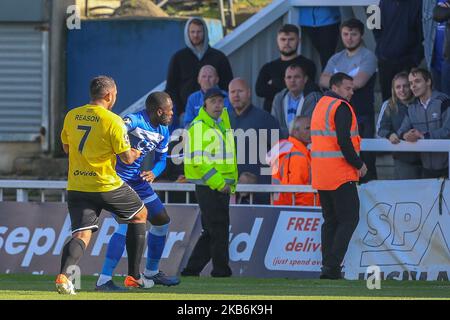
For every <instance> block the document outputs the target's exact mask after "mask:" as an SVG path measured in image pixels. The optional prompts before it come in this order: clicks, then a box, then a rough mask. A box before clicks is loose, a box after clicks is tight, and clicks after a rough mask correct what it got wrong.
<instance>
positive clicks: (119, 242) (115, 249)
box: [102, 224, 128, 277]
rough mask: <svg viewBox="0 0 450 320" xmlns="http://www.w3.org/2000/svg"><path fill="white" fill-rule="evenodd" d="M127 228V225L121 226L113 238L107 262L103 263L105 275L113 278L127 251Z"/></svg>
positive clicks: (109, 244) (109, 245) (110, 242)
mask: <svg viewBox="0 0 450 320" xmlns="http://www.w3.org/2000/svg"><path fill="white" fill-rule="evenodd" d="M127 227H128V226H127V225H126V224H121V225H119V229H118V230H117V231H116V232H115V233H114V234H113V235H112V236H111V240H109V243H108V248H107V250H106V258H105V262H104V263H103V269H102V274H103V275H107V276H111V277H112V274H113V272H114V269H115V268H116V267H117V264H118V263H119V261H120V258H121V257H122V255H123V251H124V250H125V238H126V233H127Z"/></svg>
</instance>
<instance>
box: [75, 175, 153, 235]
mask: <svg viewBox="0 0 450 320" xmlns="http://www.w3.org/2000/svg"><path fill="white" fill-rule="evenodd" d="M67 204H68V207H69V214H70V220H71V223H72V233H75V232H78V231H83V230H92V231H93V232H95V231H97V230H98V221H99V217H100V212H101V211H102V209H104V210H106V211H109V212H111V213H114V214H115V215H116V216H117V218H119V219H120V220H122V221H124V222H126V221H129V220H131V219H132V218H133V217H134V216H135V215H136V214H137V213H138V212H139V211H140V210H141V209H142V208H143V207H144V203H143V202H142V200H141V199H140V198H139V196H138V195H137V193H136V192H135V191H134V190H133V189H131V188H130V186H128V184H126V183H124V184H123V185H122V186H121V187H119V188H117V189H116V190H113V191H108V192H82V191H73V190H69V191H68V192H67Z"/></svg>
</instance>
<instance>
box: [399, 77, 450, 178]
mask: <svg viewBox="0 0 450 320" xmlns="http://www.w3.org/2000/svg"><path fill="white" fill-rule="evenodd" d="M408 79H409V85H410V87H411V91H412V93H413V94H414V97H415V98H416V99H415V100H414V101H413V102H412V103H411V104H410V106H409V107H408V115H407V116H406V117H405V119H403V122H402V125H401V127H400V129H399V130H398V136H399V137H401V138H402V139H403V140H406V141H408V142H416V141H417V140H419V139H450V110H448V107H449V106H450V98H449V96H447V95H446V94H444V93H442V92H439V91H433V89H432V88H433V81H432V79H431V74H430V72H429V71H428V70H425V69H421V68H414V69H412V70H411V72H410V73H409V76H408ZM421 159H422V166H423V171H422V172H423V178H440V177H446V178H448V153H437V152H422V153H421Z"/></svg>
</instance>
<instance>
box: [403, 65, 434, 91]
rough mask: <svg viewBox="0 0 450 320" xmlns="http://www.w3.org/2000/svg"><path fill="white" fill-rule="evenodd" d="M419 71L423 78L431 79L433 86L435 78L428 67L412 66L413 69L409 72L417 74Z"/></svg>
mask: <svg viewBox="0 0 450 320" xmlns="http://www.w3.org/2000/svg"><path fill="white" fill-rule="evenodd" d="M417 73H418V74H421V75H422V77H423V79H424V80H425V81H426V82H428V80H430V81H431V87H433V78H432V77H431V73H430V71H428V70H427V69H424V68H412V69H411V71H410V72H409V74H412V75H413V76H415V75H416V74H417Z"/></svg>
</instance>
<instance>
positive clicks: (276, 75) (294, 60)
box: [255, 24, 316, 113]
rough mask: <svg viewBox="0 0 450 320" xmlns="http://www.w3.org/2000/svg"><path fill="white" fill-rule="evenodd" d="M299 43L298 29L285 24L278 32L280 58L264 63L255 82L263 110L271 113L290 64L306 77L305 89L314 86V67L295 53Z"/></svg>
mask: <svg viewBox="0 0 450 320" xmlns="http://www.w3.org/2000/svg"><path fill="white" fill-rule="evenodd" d="M299 43H300V36H299V30H298V27H297V26H295V25H293V24H285V25H283V26H282V27H281V29H280V30H279V31H278V36H277V44H278V50H279V51H280V54H281V56H280V58H278V59H276V60H273V61H270V62H268V63H266V64H265V65H264V66H263V67H262V68H261V70H260V71H259V75H258V79H257V80H256V86H255V90H256V94H257V95H258V97H262V98H264V110H266V111H267V112H269V113H270V112H271V109H272V101H273V99H274V97H275V95H276V94H277V93H278V92H280V91H281V90H283V89H284V88H286V84H285V82H284V76H285V72H286V69H287V67H288V66H290V65H292V64H297V65H299V66H300V67H301V68H302V69H303V70H304V71H305V73H306V75H307V76H308V79H309V80H308V82H307V84H306V86H307V87H309V86H315V84H314V80H315V78H316V65H315V64H314V62H312V61H311V60H309V59H307V58H305V57H304V56H302V55H300V54H298V53H297V49H298V46H299Z"/></svg>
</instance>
